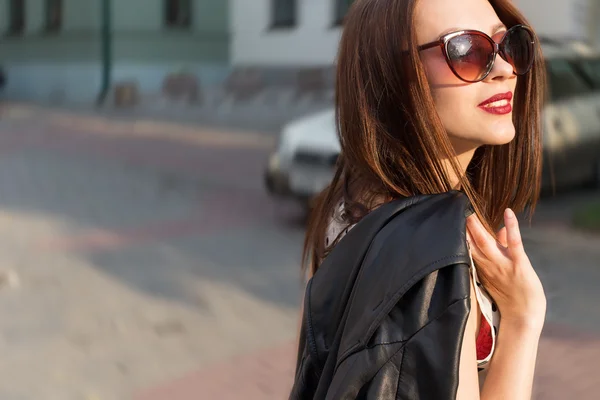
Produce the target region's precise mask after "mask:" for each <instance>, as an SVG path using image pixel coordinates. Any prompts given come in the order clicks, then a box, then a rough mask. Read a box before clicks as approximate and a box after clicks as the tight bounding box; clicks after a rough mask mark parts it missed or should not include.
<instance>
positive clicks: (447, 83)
mask: <svg viewBox="0 0 600 400" xmlns="http://www.w3.org/2000/svg"><path fill="white" fill-rule="evenodd" d="M416 28H417V40H418V44H419V45H422V44H425V43H429V42H432V41H435V40H437V39H439V37H440V36H442V35H443V34H446V33H450V32H454V31H458V30H464V29H474V30H479V31H482V32H484V33H486V34H488V35H489V36H490V37H492V38H493V39H494V40H495V41H496V42H499V41H500V39H501V38H502V35H503V34H504V32H506V27H505V26H504V25H502V22H501V21H500V19H499V18H498V16H497V15H496V12H495V11H494V9H493V8H492V6H491V4H490V3H489V1H488V0H452V1H449V0H420V1H419V3H418V5H417V10H416ZM420 55H421V59H422V61H423V64H424V66H425V71H426V74H427V78H428V81H429V84H430V86H431V90H432V95H433V99H434V101H435V105H436V108H437V112H438V114H439V116H440V118H441V120H442V123H443V124H444V127H445V128H446V131H447V132H448V135H449V136H450V140H451V141H452V144H453V146H454V148H455V150H456V152H457V154H459V155H460V154H463V153H467V152H472V151H473V150H474V149H476V148H477V147H479V146H481V145H485V144H489V145H499V144H505V143H508V142H510V141H511V140H512V139H513V138H514V135H515V127H514V125H513V121H512V111H510V110H507V107H504V109H503V108H502V107H495V108H494V107H492V108H490V107H489V106H488V107H484V106H482V103H484V102H485V101H486V100H488V99H490V98H492V97H493V96H496V95H498V94H508V93H510V94H514V91H515V87H516V84H517V78H516V76H515V75H514V74H513V68H512V66H511V65H510V64H508V63H507V62H506V61H504V59H502V58H501V57H500V56H497V57H496V61H495V63H494V68H493V70H492V71H491V73H490V74H489V75H488V76H487V77H486V78H485V79H484V80H483V81H481V82H477V83H466V82H464V81H462V80H460V79H459V78H457V77H456V76H455V75H454V74H453V72H452V70H451V69H450V67H449V66H448V64H447V63H446V60H445V58H444V54H443V51H442V49H441V48H440V47H435V48H431V49H427V50H423V51H421V53H420ZM503 101H504V103H495V104H491V106H502V105H506V101H507V100H503ZM510 104H511V106H512V104H513V101H512V100H510ZM507 111H508V112H507Z"/></svg>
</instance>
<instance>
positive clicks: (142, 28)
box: [0, 0, 230, 102]
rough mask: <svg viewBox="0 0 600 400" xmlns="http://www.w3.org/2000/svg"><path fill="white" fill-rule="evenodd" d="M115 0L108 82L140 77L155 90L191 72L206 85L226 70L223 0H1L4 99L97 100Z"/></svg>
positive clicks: (226, 23)
mask: <svg viewBox="0 0 600 400" xmlns="http://www.w3.org/2000/svg"><path fill="white" fill-rule="evenodd" d="M104 1H110V6H111V13H110V23H111V33H112V34H111V37H112V40H111V42H112V46H111V51H110V56H111V57H110V60H111V68H110V71H111V76H112V79H111V83H112V84H114V83H118V82H119V81H135V82H136V83H137V85H138V88H139V90H140V92H141V93H158V92H160V88H161V86H162V83H163V80H164V78H165V76H167V75H168V74H170V73H172V72H175V71H179V70H186V71H190V72H191V73H193V74H195V75H196V76H198V78H199V80H200V81H201V83H202V84H203V85H210V84H215V83H219V82H220V81H222V80H223V79H224V76H226V74H227V72H228V65H229V64H230V62H229V52H230V51H229V45H230V34H229V4H228V2H227V1H225V0H126V1H124V0H0V32H4V35H2V36H1V37H0V65H1V66H3V67H4V69H5V70H6V72H7V77H8V79H7V86H6V87H5V90H4V91H3V93H2V95H3V96H4V97H10V98H22V99H29V100H40V101H76V102H89V101H94V100H95V99H96V98H97V96H98V94H99V91H100V89H101V86H102V76H103V74H102V71H103V68H102V66H103V53H102V48H103V35H102V34H101V32H102V31H101V27H102V24H103V20H102V9H103V8H102V7H103V2H104Z"/></svg>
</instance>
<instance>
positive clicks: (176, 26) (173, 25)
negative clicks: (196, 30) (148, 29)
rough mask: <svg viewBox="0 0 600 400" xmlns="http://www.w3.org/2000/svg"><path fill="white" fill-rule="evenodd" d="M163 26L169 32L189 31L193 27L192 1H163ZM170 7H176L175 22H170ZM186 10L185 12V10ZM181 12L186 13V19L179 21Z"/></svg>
mask: <svg viewBox="0 0 600 400" xmlns="http://www.w3.org/2000/svg"><path fill="white" fill-rule="evenodd" d="M163 1H164V2H163V26H164V28H166V29H170V30H190V29H192V26H193V25H194V2H193V0H163ZM170 7H176V10H177V11H176V14H177V15H176V16H175V20H171V16H170V11H171V10H170ZM186 8H187V10H185V9H186ZM182 10H184V11H186V12H187V14H188V15H187V19H186V20H184V21H183V22H182V21H181V15H179V14H181V13H182Z"/></svg>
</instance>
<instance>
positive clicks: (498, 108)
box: [478, 92, 513, 115]
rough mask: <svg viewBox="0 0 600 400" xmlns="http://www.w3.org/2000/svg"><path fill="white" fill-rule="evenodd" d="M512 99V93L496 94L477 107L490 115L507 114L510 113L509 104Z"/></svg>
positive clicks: (510, 106) (510, 107)
mask: <svg viewBox="0 0 600 400" xmlns="http://www.w3.org/2000/svg"><path fill="white" fill-rule="evenodd" d="M512 98H513V94H512V92H506V93H498V94H497V95H495V96H492V97H490V98H489V99H487V100H485V101H483V102H482V103H481V104H479V106H478V107H479V108H481V109H482V110H484V111H486V112H488V113H490V114H497V115H503V114H508V113H510V112H512V105H511V104H510V102H511V100H512Z"/></svg>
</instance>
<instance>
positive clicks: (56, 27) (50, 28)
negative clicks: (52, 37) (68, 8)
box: [44, 0, 65, 33]
mask: <svg viewBox="0 0 600 400" xmlns="http://www.w3.org/2000/svg"><path fill="white" fill-rule="evenodd" d="M64 5H65V4H64V0H46V9H45V20H46V21H45V26H44V32H46V33H58V32H60V31H61V30H62V27H63V11H64ZM53 6H56V7H58V17H57V20H56V21H53V18H51V11H52V7H53Z"/></svg>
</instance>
